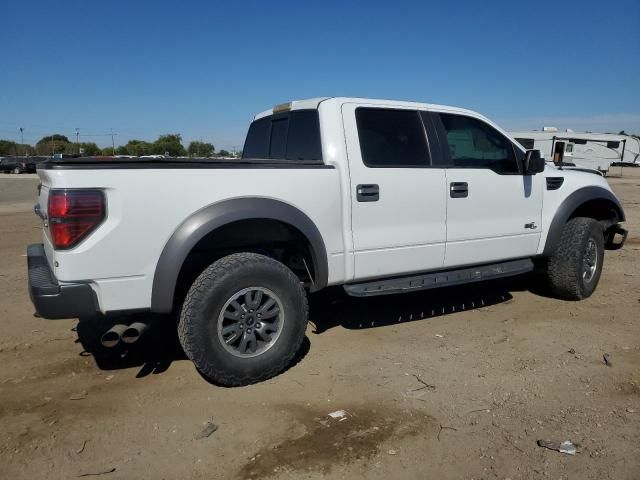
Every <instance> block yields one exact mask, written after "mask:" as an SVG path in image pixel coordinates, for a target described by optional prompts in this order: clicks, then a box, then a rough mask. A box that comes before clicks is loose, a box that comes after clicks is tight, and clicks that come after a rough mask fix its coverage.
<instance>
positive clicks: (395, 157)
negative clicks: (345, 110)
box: [356, 107, 430, 167]
mask: <svg viewBox="0 0 640 480" xmlns="http://www.w3.org/2000/svg"><path fill="white" fill-rule="evenodd" d="M356 124H357V126H358V137H359V138H360V152H361V154H362V161H363V162H364V164H365V165H366V166H367V167H416V166H426V165H429V164H430V161H429V150H428V148H427V139H426V136H425V132H424V128H423V126H422V121H421V120H420V117H419V116H418V112H416V111H414V110H391V109H385V108H362V107H361V108H357V109H356Z"/></svg>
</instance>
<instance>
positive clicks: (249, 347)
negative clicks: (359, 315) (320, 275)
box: [178, 253, 308, 386]
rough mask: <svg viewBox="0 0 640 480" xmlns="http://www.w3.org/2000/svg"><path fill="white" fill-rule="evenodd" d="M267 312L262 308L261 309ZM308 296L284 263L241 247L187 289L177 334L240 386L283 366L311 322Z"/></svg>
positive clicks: (213, 372) (204, 363)
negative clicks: (239, 251) (240, 249)
mask: <svg viewBox="0 0 640 480" xmlns="http://www.w3.org/2000/svg"><path fill="white" fill-rule="evenodd" d="M260 312H262V313H260ZM307 316H308V305H307V296H306V293H305V291H304V288H303V287H302V284H301V282H300V280H299V279H298V277H296V275H294V273H293V272H292V271H291V270H290V269H289V268H287V267H286V266H285V265H283V264H282V263H280V262H278V261H276V260H274V259H272V258H269V257H266V256H264V255H258V254H255V253H236V254H233V255H229V256H227V257H223V258H221V259H220V260H217V261H216V262H214V263H213V264H211V265H210V266H209V267H207V268H206V269H205V270H204V271H203V272H202V273H201V274H200V276H198V278H197V279H196V280H195V282H194V283H193V285H192V286H191V288H190V289H189V292H188V293H187V296H186V299H185V301H184V305H183V308H182V313H181V315H180V322H179V324H178V337H179V338H180V343H181V344H182V348H183V349H184V352H185V354H186V355H187V357H189V359H190V360H191V361H192V362H193V363H194V364H195V366H196V368H197V369H198V370H199V371H200V373H202V375H204V376H205V377H206V378H208V379H209V380H211V381H213V382H214V383H217V384H221V385H226V386H241V385H248V384H251V383H255V382H259V381H262V380H266V379H268V378H271V377H273V376H275V375H277V374H279V373H281V372H282V371H284V370H285V369H286V368H287V367H288V366H289V365H290V364H291V362H292V361H293V359H294V357H295V356H296V354H297V352H298V350H299V349H300V346H301V344H302V340H303V339H304V336H305V330H306V326H307Z"/></svg>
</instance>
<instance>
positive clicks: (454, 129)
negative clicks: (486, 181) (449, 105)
mask: <svg viewBox="0 0 640 480" xmlns="http://www.w3.org/2000/svg"><path fill="white" fill-rule="evenodd" d="M439 117H440V120H441V121H442V126H443V128H444V132H445V138H446V142H447V147H448V149H447V150H448V154H449V156H450V165H451V166H452V167H454V168H455V167H457V168H487V169H490V170H493V171H495V172H496V173H506V174H508V173H519V168H518V161H517V159H516V153H515V151H514V148H513V144H512V143H511V141H510V140H509V139H508V138H506V137H505V136H504V135H502V134H501V133H500V132H498V131H497V130H496V129H495V128H493V127H491V126H490V125H488V124H486V123H485V122H483V121H481V120H478V119H476V118H471V117H466V116H463V115H455V114H449V113H440V114H439Z"/></svg>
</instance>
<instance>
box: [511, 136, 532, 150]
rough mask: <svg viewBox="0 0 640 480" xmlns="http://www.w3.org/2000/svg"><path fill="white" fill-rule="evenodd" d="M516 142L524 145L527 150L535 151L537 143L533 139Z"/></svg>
mask: <svg viewBox="0 0 640 480" xmlns="http://www.w3.org/2000/svg"><path fill="white" fill-rule="evenodd" d="M516 142H518V143H519V144H520V145H522V146H523V147H524V148H525V149H526V150H533V146H534V145H535V144H536V141H535V140H534V139H533V138H516Z"/></svg>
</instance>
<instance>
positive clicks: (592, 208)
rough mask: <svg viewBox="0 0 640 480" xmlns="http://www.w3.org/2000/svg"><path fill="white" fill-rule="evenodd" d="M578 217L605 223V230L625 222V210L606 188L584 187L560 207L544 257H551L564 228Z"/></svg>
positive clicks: (565, 200) (547, 239) (555, 216)
mask: <svg viewBox="0 0 640 480" xmlns="http://www.w3.org/2000/svg"><path fill="white" fill-rule="evenodd" d="M577 216H584V217H591V218H594V219H596V220H599V221H602V222H605V223H606V225H605V230H606V229H607V228H609V227H611V226H613V225H616V224H617V223H618V222H624V221H625V215H624V210H623V208H622V205H621V204H620V201H619V200H618V199H617V198H616V196H615V195H614V194H613V193H612V192H611V191H609V190H607V189H606V188H602V187H594V186H591V187H584V188H580V189H578V190H576V191H575V192H573V193H571V194H570V195H568V196H567V198H565V199H564V200H563V201H562V203H561V204H560V206H559V207H558V209H557V211H556V213H555V215H554V216H553V219H552V220H551V224H550V226H549V233H548V234H547V238H546V242H545V246H544V251H543V253H542V255H543V256H545V257H548V256H550V255H551V254H552V253H553V252H554V250H555V248H556V246H557V245H558V242H559V241H560V236H561V234H562V228H563V227H564V225H565V224H566V223H567V222H568V221H569V220H570V219H572V218H574V217H577Z"/></svg>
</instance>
